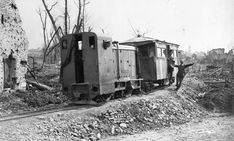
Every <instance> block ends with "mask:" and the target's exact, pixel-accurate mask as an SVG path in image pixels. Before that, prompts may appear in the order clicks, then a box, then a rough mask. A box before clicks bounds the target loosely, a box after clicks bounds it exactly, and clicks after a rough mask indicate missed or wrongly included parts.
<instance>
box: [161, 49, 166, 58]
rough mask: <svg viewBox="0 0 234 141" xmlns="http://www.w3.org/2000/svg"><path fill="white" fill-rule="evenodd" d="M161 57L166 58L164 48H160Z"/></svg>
mask: <svg viewBox="0 0 234 141" xmlns="http://www.w3.org/2000/svg"><path fill="white" fill-rule="evenodd" d="M164 52H165V53H164ZM162 57H164V58H166V49H165V48H162Z"/></svg>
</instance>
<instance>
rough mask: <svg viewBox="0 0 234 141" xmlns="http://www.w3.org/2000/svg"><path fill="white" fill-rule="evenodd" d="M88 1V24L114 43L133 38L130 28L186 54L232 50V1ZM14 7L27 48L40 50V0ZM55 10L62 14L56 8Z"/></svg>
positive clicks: (18, 0) (28, 0) (24, 1)
mask: <svg viewBox="0 0 234 141" xmlns="http://www.w3.org/2000/svg"><path fill="white" fill-rule="evenodd" d="M48 1H51V0H48ZM73 1H74V0H68V3H69V5H70V7H69V10H70V12H72V14H74V15H76V14H77V13H76V12H77V8H76V6H75V4H74V2H73ZM89 1H90V4H88V5H87V9H86V14H87V15H88V22H89V24H90V25H91V26H92V27H93V28H94V31H95V32H101V29H104V31H105V32H106V33H108V34H110V35H111V36H112V38H113V40H118V41H125V40H127V39H129V38H132V37H134V31H133V29H132V28H131V25H132V27H133V28H134V29H135V30H137V29H138V30H140V32H142V33H144V32H145V33H146V35H145V36H148V37H153V38H156V39H159V40H166V41H168V42H173V43H177V44H180V49H182V50H185V51H187V50H188V47H189V46H190V47H191V50H192V51H207V50H211V49H212V48H226V49H227V48H228V49H230V48H231V47H232V46H233V47H234V26H233V25H234V0H89ZM59 2H61V3H62V2H63V0H59ZM16 3H17V4H18V8H19V11H20V14H21V18H22V20H23V27H24V29H25V30H26V33H27V36H28V39H29V42H30V48H38V47H41V46H42V44H43V36H42V28H41V23H40V19H39V16H38V14H37V13H36V10H37V9H38V8H39V7H42V5H41V0H16ZM56 9H60V11H61V10H63V9H62V8H61V7H60V8H59V6H57V7H56ZM54 12H55V13H54V14H56V11H54ZM73 17H75V16H73Z"/></svg>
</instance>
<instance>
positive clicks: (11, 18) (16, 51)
mask: <svg viewBox="0 0 234 141" xmlns="http://www.w3.org/2000/svg"><path fill="white" fill-rule="evenodd" d="M21 23H22V21H21V18H20V15H19V11H18V8H17V6H16V4H15V1H14V0H0V54H1V55H0V91H2V90H3V89H4V88H12V89H25V87H26V82H25V73H26V72H27V68H26V65H27V48H28V40H27V38H26V34H25V31H24V30H23V29H22V26H21Z"/></svg>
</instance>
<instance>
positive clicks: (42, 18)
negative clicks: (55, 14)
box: [37, 9, 48, 46]
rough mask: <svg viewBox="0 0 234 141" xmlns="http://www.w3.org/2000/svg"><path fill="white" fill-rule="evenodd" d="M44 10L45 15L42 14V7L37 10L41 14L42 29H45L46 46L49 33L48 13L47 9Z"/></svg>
mask: <svg viewBox="0 0 234 141" xmlns="http://www.w3.org/2000/svg"><path fill="white" fill-rule="evenodd" d="M43 12H44V17H43V15H42V11H41V9H39V10H38V11H37V13H38V15H39V16H40V20H41V25H42V30H43V37H44V38H43V39H44V46H47V44H48V37H47V35H48V33H47V13H46V11H43Z"/></svg>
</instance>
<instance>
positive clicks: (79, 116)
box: [37, 78, 207, 140]
mask: <svg viewBox="0 0 234 141" xmlns="http://www.w3.org/2000/svg"><path fill="white" fill-rule="evenodd" d="M187 79H189V80H187ZM188 81H189V82H190V83H188V84H187V85H186V86H185V85H182V87H181V90H180V91H178V92H175V91H168V90H160V91H157V92H155V93H152V94H149V95H144V96H141V97H138V96H135V97H130V98H128V99H125V100H121V101H118V100H115V101H112V102H111V103H107V104H105V105H103V106H100V107H98V108H93V109H90V110H88V111H85V112H84V113H82V112H74V113H69V114H56V115H53V116H52V117H46V118H44V119H43V120H42V122H41V124H37V128H38V130H39V131H38V132H39V134H40V136H43V137H46V138H56V139H61V140H62V139H65V138H66V139H71V140H79V139H85V140H98V139H100V138H103V137H105V136H113V135H120V134H134V133H138V132H142V131H146V130H152V129H160V128H164V127H170V126H171V125H177V124H182V123H185V122H188V121H191V120H192V119H195V118H198V117H203V116H205V115H206V114H207V112H206V111H205V110H204V109H203V108H202V107H201V106H199V104H198V103H197V102H196V97H198V96H197V95H198V94H199V93H200V89H203V83H202V82H200V81H199V80H198V79H195V78H185V82H188ZM199 82H200V83H199ZM198 85H199V86H200V88H198ZM185 87H186V88H185ZM187 87H188V88H187Z"/></svg>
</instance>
